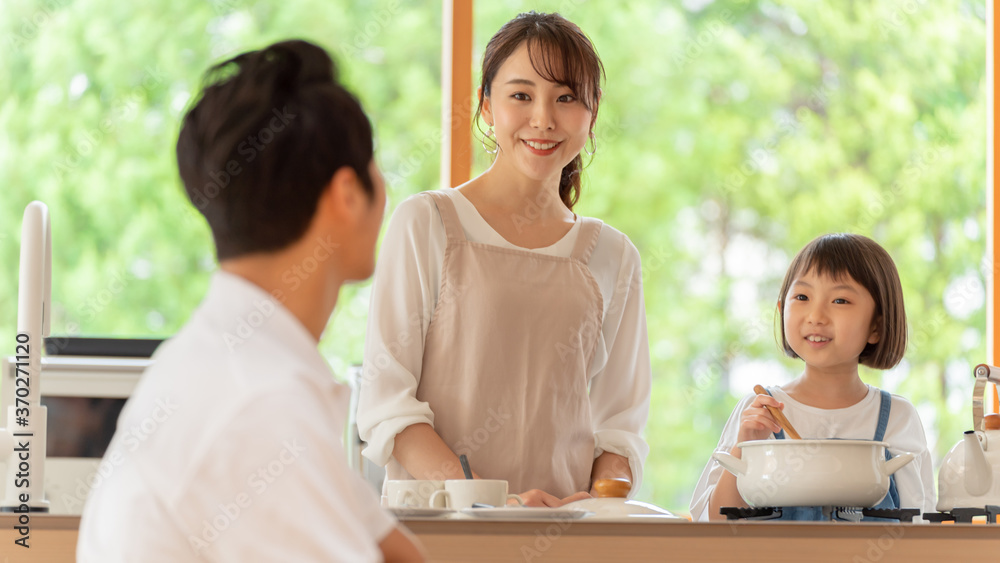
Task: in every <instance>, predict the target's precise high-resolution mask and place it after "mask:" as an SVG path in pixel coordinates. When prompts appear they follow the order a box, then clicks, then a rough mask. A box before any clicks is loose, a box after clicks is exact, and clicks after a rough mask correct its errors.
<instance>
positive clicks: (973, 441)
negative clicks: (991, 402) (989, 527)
mask: <svg viewBox="0 0 1000 563" xmlns="http://www.w3.org/2000/svg"><path fill="white" fill-rule="evenodd" d="M974 373H975V377H976V382H975V386H974V387H973V392H972V430H969V431H967V432H965V436H963V438H962V440H961V441H960V442H958V443H957V444H955V446H954V447H952V448H951V451H949V452H948V455H946V456H945V458H944V462H943V463H942V464H941V469H940V471H939V472H938V503H937V509H938V510H939V511H941V512H949V511H953V510H955V509H966V508H978V509H986V507H989V506H994V507H995V506H997V505H1000V414H990V415H986V416H984V415H983V402H984V400H983V392H984V391H985V389H986V387H987V385H986V384H987V383H994V384H996V383H1000V369H998V368H996V367H993V366H988V365H985V364H980V365H978V366H976V368H975V370H974Z"/></svg>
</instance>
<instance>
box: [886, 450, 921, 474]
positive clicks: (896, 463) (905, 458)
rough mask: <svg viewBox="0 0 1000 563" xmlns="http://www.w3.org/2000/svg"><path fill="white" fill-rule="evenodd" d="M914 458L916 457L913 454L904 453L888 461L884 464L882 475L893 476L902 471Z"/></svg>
mask: <svg viewBox="0 0 1000 563" xmlns="http://www.w3.org/2000/svg"><path fill="white" fill-rule="evenodd" d="M914 457H916V456H915V455H913V454H911V453H910V452H903V453H901V454H899V455H898V456H896V457H894V458H892V459H890V460H888V461H884V462H882V474H883V475H885V476H886V477H888V476H889V475H892V474H893V473H895V472H897V471H899V470H900V469H902V467H903V466H904V465H906V464H907V463H910V462H911V461H913V458H914Z"/></svg>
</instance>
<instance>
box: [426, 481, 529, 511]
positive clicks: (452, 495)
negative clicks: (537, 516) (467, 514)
mask: <svg viewBox="0 0 1000 563" xmlns="http://www.w3.org/2000/svg"><path fill="white" fill-rule="evenodd" d="M438 499H444V504H445V507H447V508H450V509H452V510H463V509H465V508H471V507H472V505H473V504H476V503H479V504H488V505H490V506H496V507H502V506H506V504H507V501H508V500H509V499H514V500H516V501H517V502H518V504H520V505H522V506H523V505H524V500H522V499H521V497H519V496H517V495H512V494H507V481H504V480H502V479H449V480H447V481H445V482H444V490H443V491H435V492H434V494H432V495H431V505H434V504H435V503H436V502H438Z"/></svg>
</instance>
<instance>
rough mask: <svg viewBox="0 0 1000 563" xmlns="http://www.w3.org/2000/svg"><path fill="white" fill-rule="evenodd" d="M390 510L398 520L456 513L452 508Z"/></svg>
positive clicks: (410, 507)
mask: <svg viewBox="0 0 1000 563" xmlns="http://www.w3.org/2000/svg"><path fill="white" fill-rule="evenodd" d="M389 510H390V511H391V512H392V513H393V514H395V515H396V517H397V518H434V517H437V516H446V515H448V514H451V513H453V512H455V511H454V510H452V509H450V508H426V507H423V508H421V507H416V506H393V507H390V508H389Z"/></svg>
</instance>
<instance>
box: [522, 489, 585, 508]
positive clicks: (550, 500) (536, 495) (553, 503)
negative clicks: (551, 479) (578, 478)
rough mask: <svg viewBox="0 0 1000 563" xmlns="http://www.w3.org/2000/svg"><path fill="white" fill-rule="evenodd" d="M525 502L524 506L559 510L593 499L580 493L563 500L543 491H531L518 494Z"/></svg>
mask: <svg viewBox="0 0 1000 563" xmlns="http://www.w3.org/2000/svg"><path fill="white" fill-rule="evenodd" d="M518 496H519V497H521V500H523V501H524V506H547V507H549V508H559V507H560V506H562V505H564V504H568V503H571V502H573V501H577V500H583V499H585V498H591V497H590V494H589V493H586V492H583V491H580V492H579V493H573V494H572V495H570V496H568V497H566V498H564V499H561V498H559V497H557V496H555V495H550V494H549V493H546V492H545V491H543V490H541V489H531V490H530V491H527V492H524V493H520V494H518Z"/></svg>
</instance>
